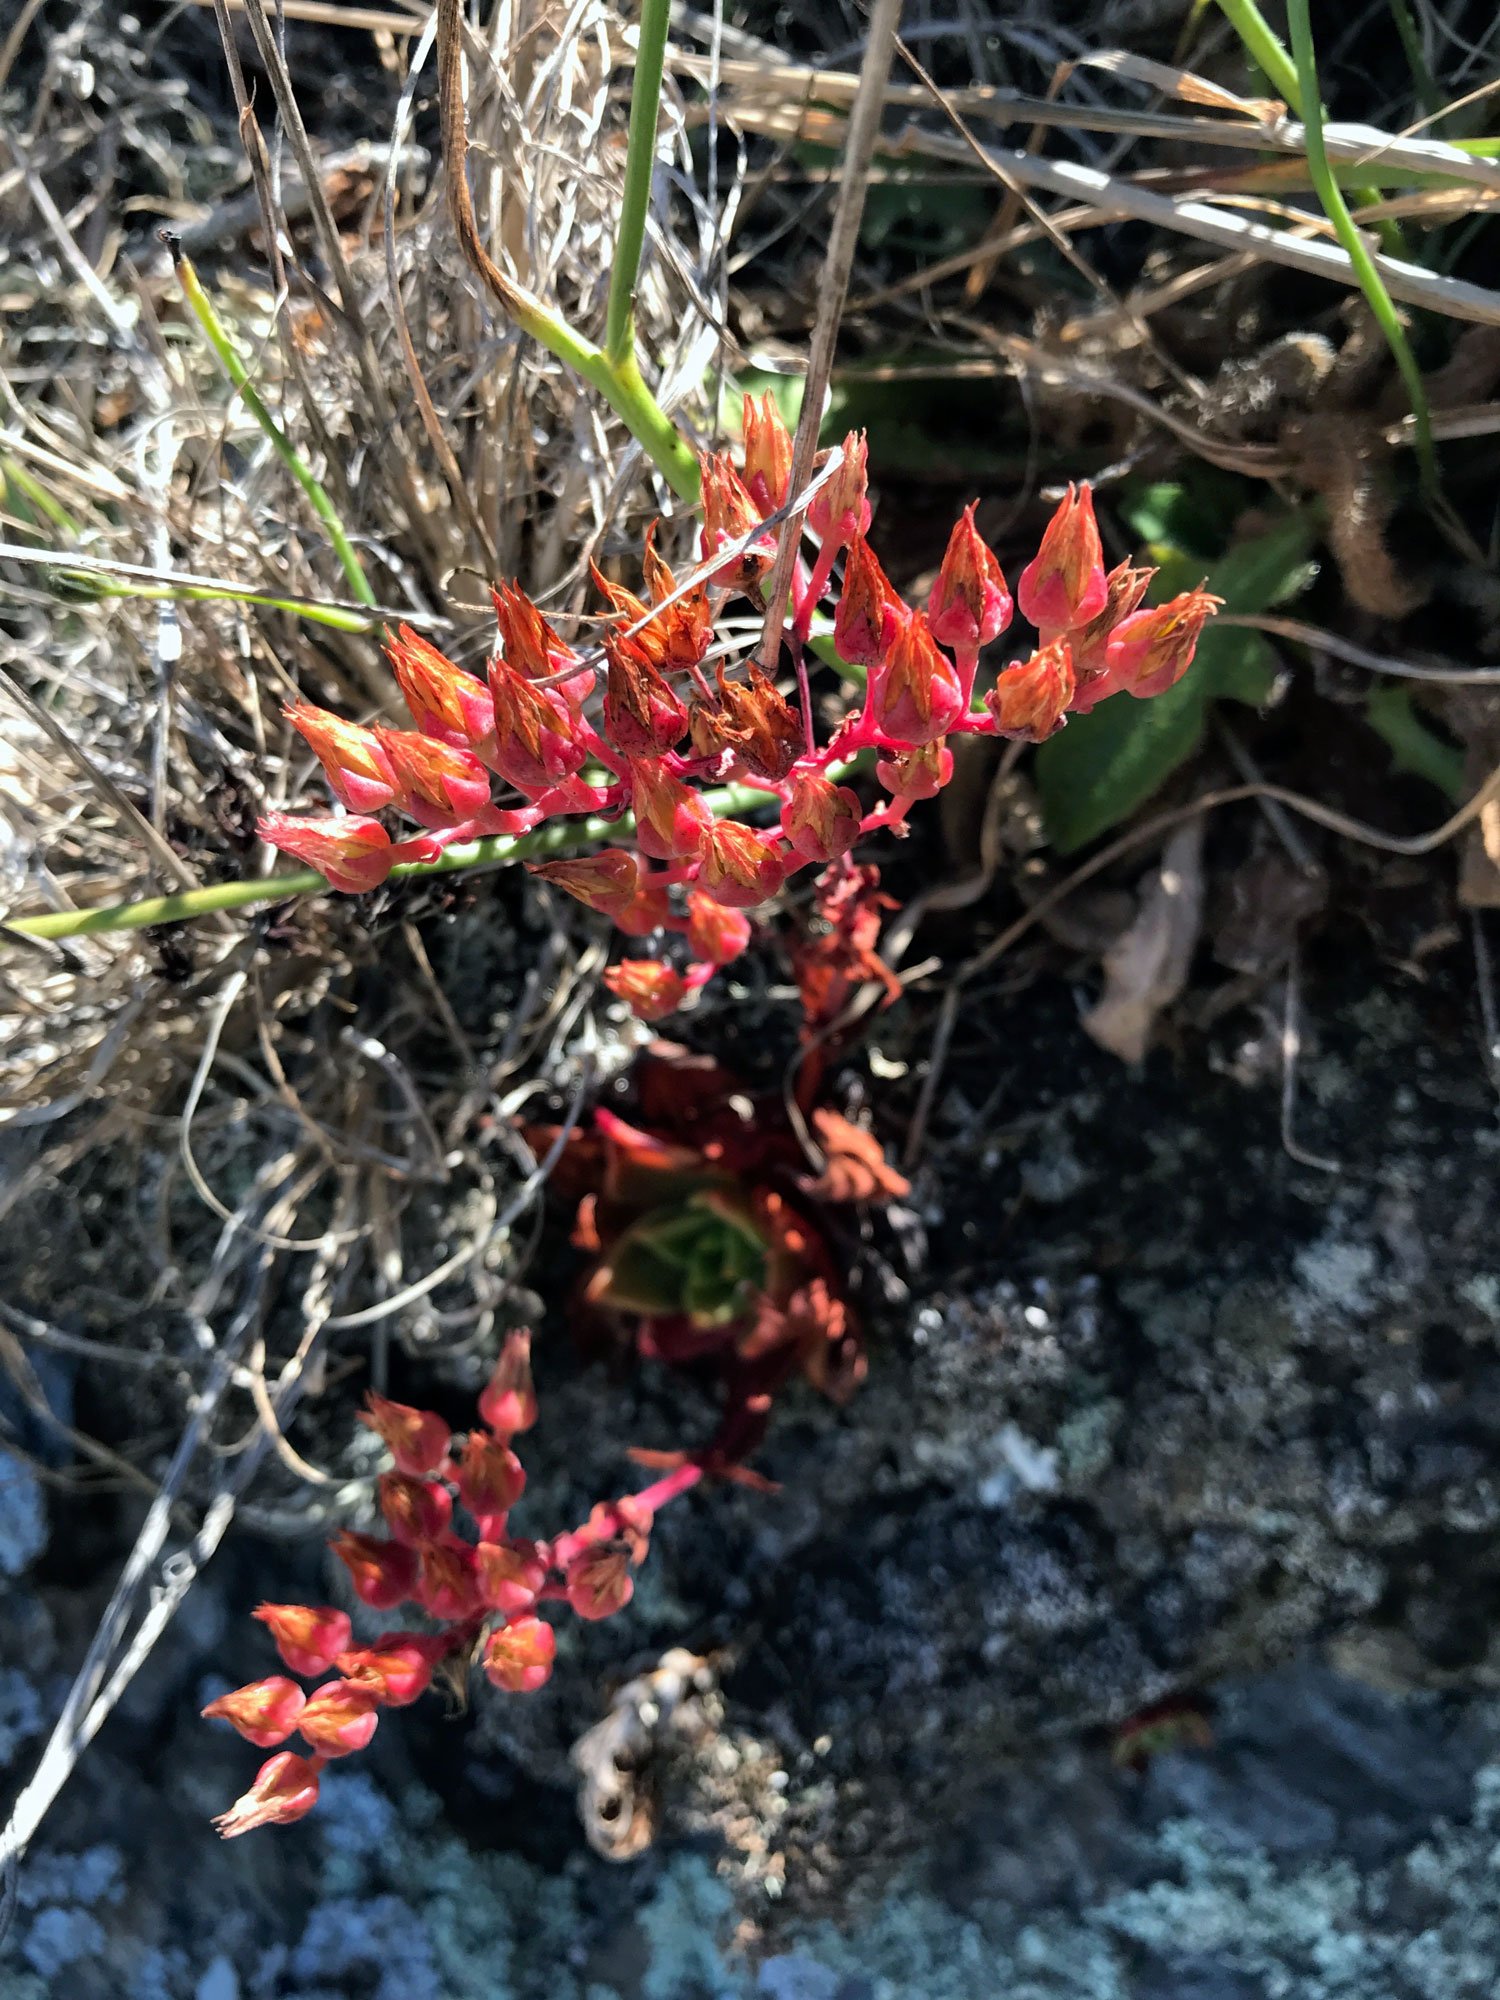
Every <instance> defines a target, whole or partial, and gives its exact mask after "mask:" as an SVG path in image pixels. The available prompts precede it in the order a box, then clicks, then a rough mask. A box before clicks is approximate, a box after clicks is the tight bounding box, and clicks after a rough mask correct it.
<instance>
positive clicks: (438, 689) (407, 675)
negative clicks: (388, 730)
mask: <svg viewBox="0 0 1500 2000" xmlns="http://www.w3.org/2000/svg"><path fill="white" fill-rule="evenodd" d="M385 653H386V658H387V659H388V660H389V661H390V663H391V667H392V670H393V671H394V673H395V676H396V683H397V685H398V686H399V688H400V689H401V693H402V695H403V696H404V697H405V700H406V706H407V707H408V709H410V711H411V719H412V721H413V722H414V723H415V724H416V725H417V727H418V729H420V730H421V732H422V734H423V735H424V736H431V737H434V738H436V740H437V741H438V742H439V743H448V744H451V745H452V746H453V748H454V749H456V750H477V751H479V752H480V753H481V755H482V754H483V753H484V750H485V748H486V746H487V745H488V744H489V742H490V739H491V738H492V737H493V736H494V733H495V711H494V706H493V704H492V702H491V701H490V696H489V690H488V689H487V688H486V687H485V684H484V682H483V681H482V680H479V679H477V678H476V676H475V675H473V674H469V673H465V672H464V670H463V668H462V667H457V666H455V665H454V664H453V662H452V660H450V659H448V658H447V657H446V655H445V654H443V653H440V652H439V651H438V649H437V647H436V646H434V645H432V644H431V643H430V641H428V640H426V639H424V638H423V637H422V635H421V633H420V632H414V631H413V630H412V628H411V626H410V625H403V626H402V627H401V628H400V630H399V631H398V632H397V633H396V635H395V637H394V638H391V637H389V636H387V639H386V645H385Z"/></svg>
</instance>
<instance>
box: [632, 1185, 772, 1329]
mask: <svg viewBox="0 0 1500 2000" xmlns="http://www.w3.org/2000/svg"><path fill="white" fill-rule="evenodd" d="M766 1264H767V1245H766V1241H765V1238H764V1237H763V1236H761V1234H760V1233H759V1231H758V1230H757V1229H756V1228H755V1227H754V1225H753V1223H752V1222H751V1221H750V1219H749V1218H748V1217H747V1216H746V1215H745V1214H744V1213H743V1212H742V1211H741V1210H740V1208H739V1207H738V1205H737V1204H736V1203H735V1202H734V1201H733V1200H732V1198H731V1197H729V1196H727V1195H724V1194H722V1193H716V1192H710V1193H701V1194H695V1195H692V1196H690V1197H689V1199H688V1200H687V1201H685V1202H681V1203H677V1204H675V1205H674V1206H672V1207H670V1208H664V1209H653V1210H652V1211H651V1213H650V1214H649V1215H644V1216H642V1217H641V1219H640V1220H639V1221H638V1222H635V1223H633V1224H632V1225H631V1227H630V1228H629V1229H627V1230H626V1231H625V1233H624V1234H623V1235H622V1236H621V1237H620V1238H619V1239H618V1240H617V1241H616V1242H615V1243H614V1245H613V1246H612V1248H611V1249H610V1251H609V1253H608V1256H607V1258H606V1261H605V1265H604V1269H605V1270H606V1272H607V1273H608V1279H607V1283H606V1284H605V1286H604V1288H603V1291H602V1293H601V1297H602V1299H603V1302H604V1303H605V1304H606V1305H610V1306H613V1307H615V1308H616V1310H618V1311H620V1312H636V1313H642V1314H645V1315H646V1316H648V1317H651V1318H661V1317H663V1316H667V1315H677V1314H685V1315H686V1316H687V1317H688V1318H690V1319H691V1320H693V1321H694V1322H695V1323H696V1324H697V1325H699V1326H723V1325H727V1324H728V1322H729V1321H731V1320H734V1319H738V1318H739V1317H740V1315H741V1314H742V1313H743V1312H744V1311H745V1310H746V1309H747V1307H748V1306H749V1303H750V1300H751V1298H752V1296H753V1295H754V1293H755V1292H757V1291H759V1290H760V1289H761V1288H762V1286H763V1285H764V1283H765V1278H766Z"/></svg>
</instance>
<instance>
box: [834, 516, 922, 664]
mask: <svg viewBox="0 0 1500 2000" xmlns="http://www.w3.org/2000/svg"><path fill="white" fill-rule="evenodd" d="M909 616H910V614H909V612H908V611H907V608H906V605H905V604H904V603H903V602H902V599H901V597H900V596H899V595H898V593H897V591H896V587H895V585H894V584H893V583H892V582H891V580H890V578H889V577H888V576H887V575H886V573H885V571H884V570H883V569H882V568H881V567H880V564H879V562H878V561H877V560H876V556H875V551H874V550H873V549H872V548H871V547H870V544H869V543H868V542H867V541H866V540H865V538H864V536H863V535H856V536H855V537H854V539H853V541H852V542H851V543H850V544H849V555H848V558H847V560H846V562H845V564H844V587H843V590H842V591H841V593H840V595H839V602H838V609H837V610H836V611H835V613H834V618H833V643H834V645H835V646H837V647H838V650H839V656H840V658H841V659H845V660H847V661H848V662H849V663H850V665H851V666H856V667H873V666H878V665H879V663H880V662H881V661H882V660H883V659H884V658H885V656H886V654H887V653H888V652H889V651H890V649H891V646H892V645H893V644H894V643H895V639H896V635H897V633H898V632H899V631H900V629H901V627H902V626H903V625H904V624H905V623H906V620H907V618H908V617H909Z"/></svg>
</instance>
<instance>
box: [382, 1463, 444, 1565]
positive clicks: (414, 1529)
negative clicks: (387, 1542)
mask: <svg viewBox="0 0 1500 2000" xmlns="http://www.w3.org/2000/svg"><path fill="white" fill-rule="evenodd" d="M377 1483H378V1486H379V1490H380V1511H381V1513H382V1514H383V1515H384V1516H385V1524H386V1526H387V1527H388V1528H389V1529H390V1531H391V1533H392V1534H393V1535H394V1536H395V1537H396V1540H397V1541H398V1542H405V1544H406V1546H407V1547H408V1548H416V1547H418V1546H419V1545H420V1544H421V1543H422V1542H435V1541H437V1540H438V1539H439V1537H440V1536H442V1535H445V1534H446V1533H447V1532H448V1524H449V1522H450V1521H451V1520H452V1518H453V1495H452V1494H451V1493H450V1492H449V1491H448V1489H447V1487H446V1486H440V1485H439V1484H438V1482H437V1481H436V1480H435V1479H412V1478H410V1477H409V1476H408V1475H407V1474H406V1473H404V1472H383V1473H382V1474H381V1475H380V1479H379V1481H378V1482H377Z"/></svg>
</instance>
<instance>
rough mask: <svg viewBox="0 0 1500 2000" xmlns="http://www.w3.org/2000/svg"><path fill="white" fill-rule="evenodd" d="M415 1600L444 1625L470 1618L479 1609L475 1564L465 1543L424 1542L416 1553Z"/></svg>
mask: <svg viewBox="0 0 1500 2000" xmlns="http://www.w3.org/2000/svg"><path fill="white" fill-rule="evenodd" d="M417 1561H418V1564H419V1566H420V1574H419V1576H418V1579H417V1588H416V1598H417V1602H418V1603H419V1604H420V1605H421V1607H422V1609H423V1610H424V1611H426V1612H427V1613H429V1615H430V1616H432V1617H433V1618H436V1619H437V1620H439V1622H440V1623H442V1624H444V1625H452V1624H456V1623H457V1622H458V1621H459V1620H460V1619H463V1618H472V1617H473V1615H474V1613H475V1612H476V1611H477V1610H478V1609H479V1575H478V1565H477V1564H476V1562H475V1560H474V1551H473V1550H472V1549H471V1548H470V1547H469V1546H468V1544H467V1543H466V1542H460V1541H447V1542H424V1543H423V1545H422V1547H421V1549H420V1550H419V1551H418V1555H417Z"/></svg>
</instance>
